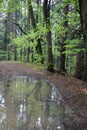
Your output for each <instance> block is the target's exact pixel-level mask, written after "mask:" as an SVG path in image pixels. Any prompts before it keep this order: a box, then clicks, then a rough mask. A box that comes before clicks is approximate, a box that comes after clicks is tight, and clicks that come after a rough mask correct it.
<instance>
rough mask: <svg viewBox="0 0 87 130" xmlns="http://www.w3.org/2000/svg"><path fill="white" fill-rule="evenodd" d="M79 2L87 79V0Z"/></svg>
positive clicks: (85, 77)
mask: <svg viewBox="0 0 87 130" xmlns="http://www.w3.org/2000/svg"><path fill="white" fill-rule="evenodd" d="M78 2H79V8H80V18H81V25H82V32H83V37H84V44H85V45H84V46H85V52H84V75H83V80H84V81H87V0H78Z"/></svg>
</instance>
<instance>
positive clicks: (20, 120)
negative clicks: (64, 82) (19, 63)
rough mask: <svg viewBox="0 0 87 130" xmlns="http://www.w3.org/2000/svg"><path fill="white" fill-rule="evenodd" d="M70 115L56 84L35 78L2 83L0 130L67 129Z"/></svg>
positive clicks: (13, 79)
mask: <svg viewBox="0 0 87 130" xmlns="http://www.w3.org/2000/svg"><path fill="white" fill-rule="evenodd" d="M68 120H69V117H68V116H67V114H66V110H65V108H64V106H63V104H62V99H61V98H60V96H59V95H58V93H57V91H56V89H55V87H53V86H50V85H49V83H48V82H45V81H43V80H35V79H34V78H33V77H31V78H30V77H29V78H28V77H21V78H18V77H16V78H10V79H5V80H3V81H1V83H0V130H65V124H64V121H68Z"/></svg>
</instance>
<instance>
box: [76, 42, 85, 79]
mask: <svg viewBox="0 0 87 130" xmlns="http://www.w3.org/2000/svg"><path fill="white" fill-rule="evenodd" d="M83 47H84V45H83V44H82V43H79V45H78V48H79V49H82V48H83ZM83 72H84V51H83V50H81V51H80V52H78V54H77V61H76V69H75V75H74V77H76V78H78V79H82V77H83Z"/></svg>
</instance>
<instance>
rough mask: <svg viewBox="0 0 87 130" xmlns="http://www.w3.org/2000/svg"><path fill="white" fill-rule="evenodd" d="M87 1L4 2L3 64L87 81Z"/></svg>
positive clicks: (0, 19)
mask: <svg viewBox="0 0 87 130" xmlns="http://www.w3.org/2000/svg"><path fill="white" fill-rule="evenodd" d="M86 7H87V1H86V0H83V1H82V0H1V1H0V61H5V60H13V61H21V62H24V63H29V64H37V65H39V66H43V67H44V68H46V69H47V70H48V71H50V72H55V71H57V72H62V73H66V72H67V73H68V74H69V75H72V76H75V77H76V78H78V79H82V80H83V81H87V30H86V29H87V17H86V16H87V11H86Z"/></svg>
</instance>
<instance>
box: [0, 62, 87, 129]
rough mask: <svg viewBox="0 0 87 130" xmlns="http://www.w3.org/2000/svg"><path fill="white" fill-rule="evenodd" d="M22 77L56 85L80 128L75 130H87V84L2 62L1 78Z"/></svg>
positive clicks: (17, 64) (20, 65) (63, 76)
mask: <svg viewBox="0 0 87 130" xmlns="http://www.w3.org/2000/svg"><path fill="white" fill-rule="evenodd" d="M20 75H27V76H34V77H35V78H42V79H46V80H48V81H49V82H50V83H52V84H53V85H55V87H56V88H58V91H59V93H60V94H61V96H62V97H63V102H64V104H65V106H66V107H67V109H68V110H69V111H70V114H71V115H72V117H73V122H74V123H75V125H76V126H77V127H78V128H75V129H74V130H87V83H85V82H82V81H81V80H78V79H76V78H73V77H69V76H68V75H67V74H64V73H63V74H58V73H50V72H47V71H46V70H43V71H37V70H35V69H33V68H32V67H29V66H27V65H25V64H23V63H20V62H11V61H8V62H0V78H4V77H10V76H20ZM67 130H70V129H67Z"/></svg>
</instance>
